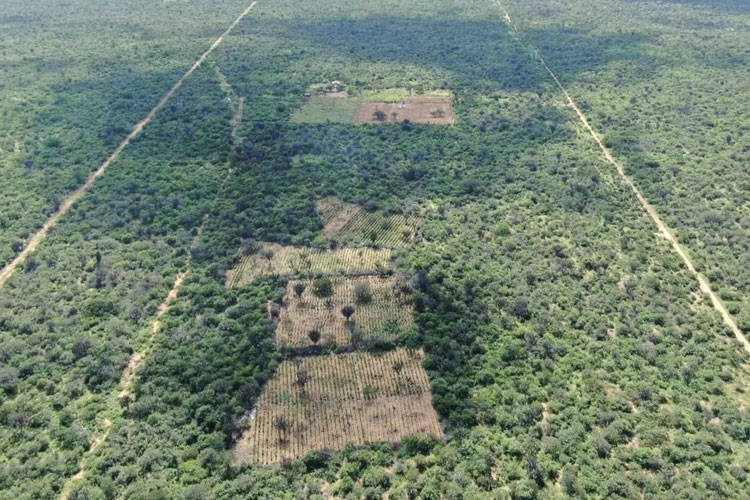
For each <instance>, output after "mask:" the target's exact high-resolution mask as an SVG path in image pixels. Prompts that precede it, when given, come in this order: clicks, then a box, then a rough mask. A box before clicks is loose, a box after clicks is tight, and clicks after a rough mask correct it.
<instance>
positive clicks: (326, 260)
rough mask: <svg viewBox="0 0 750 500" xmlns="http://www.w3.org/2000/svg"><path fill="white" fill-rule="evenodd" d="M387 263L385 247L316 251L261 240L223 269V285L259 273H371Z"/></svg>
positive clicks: (243, 281) (244, 280) (388, 254)
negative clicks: (226, 270)
mask: <svg viewBox="0 0 750 500" xmlns="http://www.w3.org/2000/svg"><path fill="white" fill-rule="evenodd" d="M390 262H391V251H390V250H389V249H387V248H383V249H372V248H340V249H337V250H318V249H312V248H307V247H294V246H282V245H279V244H276V243H263V244H261V246H260V249H258V251H257V252H255V253H253V254H252V255H245V256H243V257H242V260H241V261H240V263H239V264H238V265H237V267H236V268H234V269H232V270H230V271H229V272H227V280H226V285H227V286H228V287H230V288H232V287H237V286H243V285H246V284H248V283H250V282H251V281H252V280H253V279H255V278H257V277H258V276H262V275H279V276H285V275H315V274H329V273H330V274H335V273H371V274H372V273H375V272H378V271H380V270H383V269H385V268H387V267H388V265H389V264H390Z"/></svg>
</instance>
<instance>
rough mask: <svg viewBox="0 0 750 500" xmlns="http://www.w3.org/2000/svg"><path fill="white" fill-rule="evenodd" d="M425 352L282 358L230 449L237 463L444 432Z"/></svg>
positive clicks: (276, 459) (270, 461) (272, 461)
mask: <svg viewBox="0 0 750 500" xmlns="http://www.w3.org/2000/svg"><path fill="white" fill-rule="evenodd" d="M423 356H424V355H423V353H422V352H421V351H415V350H406V349H398V350H396V351H391V352H388V353H385V354H382V355H373V354H369V353H352V354H340V355H329V356H318V357H310V358H305V359H302V360H301V361H300V362H299V365H297V364H296V363H295V362H292V361H286V362H284V363H282V364H281V365H280V366H279V370H278V371H277V373H276V376H275V377H274V378H273V379H272V380H271V381H270V382H269V383H268V384H267V385H266V387H265V388H264V390H263V393H262V394H261V396H260V399H259V400H258V409H257V414H256V417H255V420H254V421H253V422H252V423H251V425H250V428H249V429H248V430H247V431H245V434H244V435H243V437H242V439H241V440H240V441H239V443H238V444H237V447H236V448H235V460H234V462H235V464H237V465H239V464H245V463H258V464H275V463H280V462H283V461H284V460H287V459H296V458H300V457H303V456H304V455H306V454H307V453H310V452H312V451H317V450H327V449H340V448H343V447H344V446H346V444H347V443H349V442H352V443H354V444H357V445H363V444H367V443H371V442H377V441H392V442H395V441H400V440H401V439H403V438H404V437H405V436H408V435H411V434H429V435H434V436H442V430H441V428H440V424H439V422H438V419H437V414H436V413H435V410H434V409H433V407H432V396H431V394H430V383H429V380H428V378H427V373H426V372H425V371H424V368H422V360H423ZM300 379H306V380H307V381H306V382H305V383H302V384H301V383H300V382H299V380H300Z"/></svg>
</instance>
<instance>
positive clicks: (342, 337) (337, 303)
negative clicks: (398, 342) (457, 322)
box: [276, 276, 413, 347]
mask: <svg viewBox="0 0 750 500" xmlns="http://www.w3.org/2000/svg"><path fill="white" fill-rule="evenodd" d="M299 284H301V285H304V287H305V290H304V292H303V293H302V296H300V297H298V296H297V294H296V292H295V291H294V290H295V287H296V286H297V285H299ZM363 284H367V285H369V290H370V291H371V296H372V298H371V300H370V301H369V302H367V303H364V304H360V303H357V299H356V296H355V295H356V293H355V289H356V287H357V286H358V285H360V286H361V285H363ZM312 289H313V286H312V282H311V281H309V280H305V281H292V282H290V283H289V285H288V287H287V293H286V296H285V297H284V307H283V308H282V309H281V313H280V317H279V325H278V328H277V329H276V342H277V343H278V344H279V345H281V346H293V347H300V346H306V345H310V344H311V341H310V339H309V338H308V334H309V332H310V331H311V330H312V329H316V330H318V331H319V332H320V334H321V338H320V340H319V343H321V344H326V343H329V342H334V343H336V344H339V345H346V344H350V343H351V342H352V334H351V331H352V329H356V330H358V331H359V332H361V334H362V339H361V340H364V341H371V340H393V338H392V337H393V336H394V334H397V332H399V331H401V330H403V329H406V328H409V327H411V325H412V323H413V319H412V314H411V306H410V297H409V296H408V295H407V294H403V293H401V292H399V291H398V289H397V287H396V282H395V280H393V279H385V278H377V277H374V276H366V277H360V278H348V279H338V280H335V281H334V289H333V295H332V296H331V297H330V298H328V299H322V298H318V297H316V296H315V294H314V293H313V292H312ZM348 305H351V306H353V307H354V314H353V315H352V316H351V318H350V319H349V321H347V320H346V318H345V317H344V316H343V314H342V312H341V309H342V308H343V307H344V306H348ZM394 327H395V328H394ZM394 330H395V331H394Z"/></svg>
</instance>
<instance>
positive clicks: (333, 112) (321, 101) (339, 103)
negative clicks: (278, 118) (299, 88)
mask: <svg viewBox="0 0 750 500" xmlns="http://www.w3.org/2000/svg"><path fill="white" fill-rule="evenodd" d="M358 105H359V99H356V98H348V97H341V96H339V95H337V94H335V95H317V96H312V97H310V98H309V99H308V100H307V101H306V102H305V103H304V104H303V105H302V106H301V107H300V108H299V109H298V110H297V111H296V112H295V113H294V114H293V115H292V118H291V119H290V121H291V122H292V123H326V122H332V123H354V114H355V113H356V112H357V106H358Z"/></svg>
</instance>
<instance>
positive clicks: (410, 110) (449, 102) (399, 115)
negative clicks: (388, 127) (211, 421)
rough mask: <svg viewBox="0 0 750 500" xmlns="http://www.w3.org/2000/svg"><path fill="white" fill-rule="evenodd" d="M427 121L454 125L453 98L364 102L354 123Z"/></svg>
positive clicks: (433, 123) (410, 98) (416, 98)
mask: <svg viewBox="0 0 750 500" xmlns="http://www.w3.org/2000/svg"><path fill="white" fill-rule="evenodd" d="M407 120H408V121H410V122H412V123H425V124H431V125H452V124H453V123H454V118H453V99H452V98H450V97H407V98H406V99H405V100H404V101H403V102H398V103H390V102H362V103H360V104H359V107H358V108H357V113H356V114H355V115H354V123H400V122H404V121H407Z"/></svg>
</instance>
